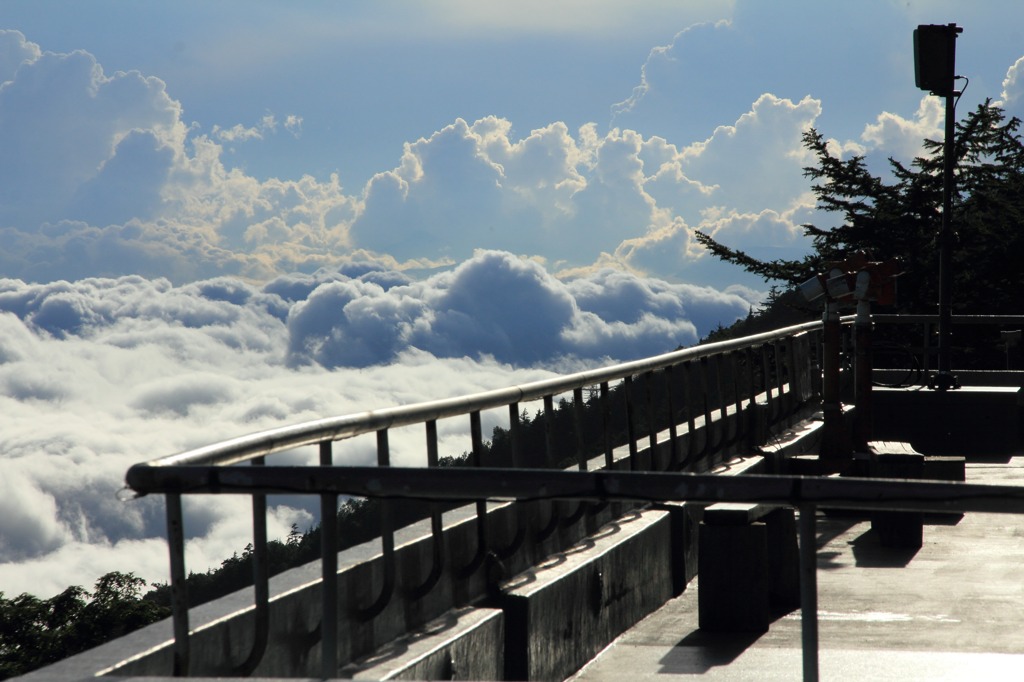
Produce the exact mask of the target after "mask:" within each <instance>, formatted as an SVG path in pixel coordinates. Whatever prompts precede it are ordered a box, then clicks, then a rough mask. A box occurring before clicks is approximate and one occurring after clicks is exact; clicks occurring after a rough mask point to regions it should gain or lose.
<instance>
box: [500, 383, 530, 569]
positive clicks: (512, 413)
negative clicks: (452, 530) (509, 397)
mask: <svg viewBox="0 0 1024 682" xmlns="http://www.w3.org/2000/svg"><path fill="white" fill-rule="evenodd" d="M508 430H509V440H510V443H509V444H510V446H511V459H512V462H511V464H512V468H513V469H518V468H520V467H521V466H523V454H522V447H523V441H522V437H523V436H522V428H521V424H520V421H519V403H509V406H508ZM525 510H526V508H525V507H524V506H523V503H522V502H517V503H516V505H515V516H514V518H515V524H516V531H515V534H514V535H513V536H512V540H511V541H510V542H509V543H508V545H506V546H505V547H496V548H495V549H494V550H493V551H494V553H495V555H496V556H497V557H498V558H499V559H506V558H508V557H510V556H512V555H513V554H515V553H516V552H518V551H519V548H520V547H522V546H523V541H524V540H526V526H527V525H528V522H527V521H526V519H525V516H524V515H525V513H526V511H525Z"/></svg>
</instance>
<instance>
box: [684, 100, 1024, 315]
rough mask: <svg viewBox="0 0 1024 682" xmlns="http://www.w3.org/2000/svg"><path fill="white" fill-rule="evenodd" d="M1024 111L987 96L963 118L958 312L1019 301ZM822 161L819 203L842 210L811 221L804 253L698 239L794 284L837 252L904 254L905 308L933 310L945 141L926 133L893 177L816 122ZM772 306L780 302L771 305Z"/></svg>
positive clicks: (768, 276) (1023, 276) (812, 171)
mask: <svg viewBox="0 0 1024 682" xmlns="http://www.w3.org/2000/svg"><path fill="white" fill-rule="evenodd" d="M1019 127H1020V121H1019V120H1018V119H1017V118H1010V119H1007V118H1006V116H1005V114H1004V113H1003V111H1002V110H1001V109H999V108H998V107H995V106H992V104H991V103H990V102H985V103H984V104H982V105H980V106H979V107H978V108H977V109H976V110H974V111H972V112H970V113H969V114H968V115H967V116H966V117H965V118H964V120H963V121H960V122H958V123H957V125H956V134H955V149H954V153H955V164H956V166H955V168H956V194H955V196H954V202H953V213H952V216H951V217H952V223H951V224H952V226H953V229H954V230H955V232H956V233H957V240H956V244H955V246H954V250H953V255H952V263H953V272H954V276H953V279H954V282H953V292H954V293H953V306H954V312H968V311H969V312H984V313H993V314H995V313H1013V312H1019V311H1020V308H1021V306H1020V302H1019V296H1018V294H1017V291H1019V289H1020V287H1021V286H1022V285H1024V270H1022V269H1021V268H1019V266H1018V264H1017V263H1016V259H1014V258H1011V257H1007V256H1008V255H1009V254H1020V253H1024V231H1022V230H1021V221H1022V213H1024V142H1022V140H1021V137H1020V134H1019ZM804 145H805V146H806V147H807V148H808V149H809V150H810V151H811V152H813V154H814V156H815V158H816V165H814V166H812V167H808V168H805V169H804V171H805V175H806V176H807V177H808V178H810V179H811V180H812V182H813V185H812V189H813V191H814V194H815V196H816V198H817V201H818V206H819V208H821V209H824V210H825V211H828V212H830V213H834V214H837V215H838V216H839V217H840V218H841V223H840V224H838V225H836V226H834V227H831V228H821V227H818V226H816V225H810V224H809V225H804V226H803V227H804V231H805V234H806V235H808V236H809V237H811V239H812V240H813V244H814V251H813V252H812V253H810V254H809V255H808V256H806V257H805V258H804V259H802V260H773V261H761V260H758V259H756V258H753V257H751V256H749V255H748V254H746V253H744V252H742V251H740V250H736V249H731V248H729V247H726V246H724V245H722V244H720V243H718V242H717V241H715V240H714V239H713V238H712V237H711V236H709V235H707V234H703V233H698V234H697V239H698V240H699V241H700V242H701V243H702V244H703V245H704V246H706V247H707V248H708V249H709V250H710V251H711V252H712V253H713V254H714V255H715V256H717V257H719V258H721V259H722V260H725V261H727V262H731V263H735V264H737V265H739V266H741V267H743V268H745V269H746V270H747V271H749V272H752V273H754V274H757V275H759V276H760V277H762V278H764V279H765V280H766V281H769V282H781V283H784V284H786V285H789V286H793V285H796V284H799V283H800V282H803V281H805V280H807V279H809V278H810V277H811V276H812V275H813V274H815V273H816V272H818V271H820V270H822V269H824V268H825V267H826V265H827V264H828V263H829V262H832V261H839V260H843V259H845V258H847V257H848V256H850V255H851V254H852V253H853V252H855V251H867V252H869V253H870V254H871V255H872V257H873V258H874V259H876V260H888V259H890V258H899V259H900V260H901V261H902V262H903V264H904V269H905V274H904V275H903V276H902V277H901V278H900V279H899V284H898V288H899V295H898V303H897V310H899V311H901V312H916V313H927V312H934V311H935V305H936V302H937V300H938V244H937V234H938V231H939V228H940V225H941V216H942V211H941V207H942V168H943V163H944V160H943V155H944V145H943V144H942V142H936V141H925V151H926V155H925V156H923V157H919V158H917V159H915V160H914V161H913V163H912V164H911V165H910V167H906V166H904V165H903V164H901V163H899V162H897V161H895V160H893V159H890V160H889V164H890V169H891V171H892V178H893V179H892V180H891V181H888V182H887V181H883V180H882V179H881V178H879V177H877V176H874V175H872V174H871V173H870V172H869V171H868V168H867V165H866V163H865V159H864V157H862V156H854V157H852V158H850V159H846V160H842V159H839V158H836V157H834V156H833V155H832V154H831V152H830V151H829V148H828V144H827V141H826V140H825V138H824V137H823V136H822V135H821V134H820V133H819V132H818V131H816V130H813V129H812V130H809V131H807V132H806V133H805V134H804ZM770 307H774V306H770Z"/></svg>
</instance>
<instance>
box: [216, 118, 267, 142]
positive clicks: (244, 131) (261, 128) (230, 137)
mask: <svg viewBox="0 0 1024 682" xmlns="http://www.w3.org/2000/svg"><path fill="white" fill-rule="evenodd" d="M276 131H277V119H276V118H274V115H273V114H266V115H265V116H264V117H263V118H261V119H260V122H259V123H257V124H256V125H254V126H250V127H248V128H246V127H245V126H243V125H242V124H241V123H236V124H235V125H233V126H231V127H230V128H221V127H220V126H218V125H215V126H213V130H211V131H210V134H211V135H212V136H213V137H214V138H215V139H217V140H220V141H221V142H248V141H249V140H262V139H263V136H264V135H267V134H268V133H274V132H276Z"/></svg>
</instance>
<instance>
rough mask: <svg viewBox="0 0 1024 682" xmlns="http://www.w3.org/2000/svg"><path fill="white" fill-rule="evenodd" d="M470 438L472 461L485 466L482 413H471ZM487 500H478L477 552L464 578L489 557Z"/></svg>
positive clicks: (464, 570) (461, 571) (476, 464)
mask: <svg viewBox="0 0 1024 682" xmlns="http://www.w3.org/2000/svg"><path fill="white" fill-rule="evenodd" d="M469 431H470V439H471V442H472V445H473V451H472V462H471V465H472V467H473V468H474V469H479V468H481V467H482V466H483V443H484V439H483V429H482V427H481V424H480V413H479V412H476V411H474V412H470V413H469ZM487 550H488V547H487V502H486V501H485V500H483V499H478V500H477V501H476V553H475V554H474V555H473V559H472V560H471V561H470V562H469V563H468V564H467V565H465V566H463V567H462V568H461V569H459V571H458V575H459V576H460V577H462V578H468V577H469V576H471V575H473V574H474V573H476V572H477V571H478V570H479V569H480V567H481V566H483V564H484V561H485V560H486V558H487Z"/></svg>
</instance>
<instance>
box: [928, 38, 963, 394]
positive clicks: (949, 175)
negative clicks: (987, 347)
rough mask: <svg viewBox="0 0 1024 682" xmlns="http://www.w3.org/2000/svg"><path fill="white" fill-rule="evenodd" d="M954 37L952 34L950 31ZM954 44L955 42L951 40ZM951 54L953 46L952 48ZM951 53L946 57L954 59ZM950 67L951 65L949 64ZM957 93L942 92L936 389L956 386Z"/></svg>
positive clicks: (930, 384) (934, 385) (932, 379)
mask: <svg viewBox="0 0 1024 682" xmlns="http://www.w3.org/2000/svg"><path fill="white" fill-rule="evenodd" d="M953 36H954V38H953V39H954V40H955V39H956V34H955V33H954V34H953ZM954 44H955V43H954ZM953 54H955V49H954V50H953ZM953 54H951V55H950V59H951V60H952V59H954V57H953ZM950 68H951V69H952V68H953V65H952V64H950ZM958 94H959V93H956V92H953V91H950V92H949V93H948V94H947V95H946V122H945V123H946V139H945V142H944V144H943V159H942V229H941V231H940V232H939V371H938V373H937V374H936V375H935V376H934V377H932V378H931V379H930V380H929V382H928V384H929V386H930V387H931V388H934V389H937V390H939V391H947V390H949V389H951V388H959V387H960V383H959V382H958V381H957V378H956V377H955V376H953V372H952V367H951V366H950V349H951V345H952V344H951V336H952V331H953V330H952V315H953V262H952V260H953V258H952V252H953V194H954V192H956V176H955V173H954V170H955V169H956V145H955V144H954V136H955V135H956V99H955V97H956V96H957V95H958Z"/></svg>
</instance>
